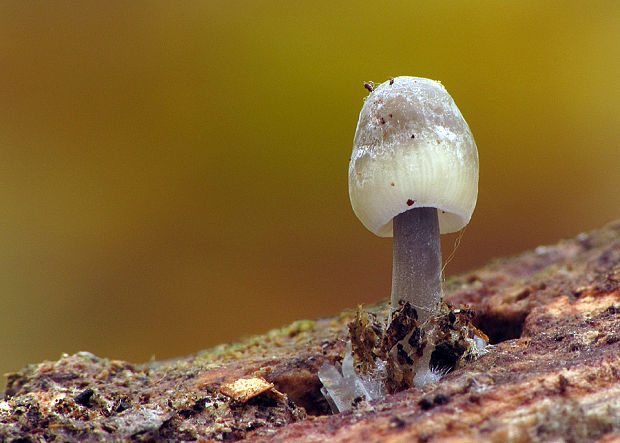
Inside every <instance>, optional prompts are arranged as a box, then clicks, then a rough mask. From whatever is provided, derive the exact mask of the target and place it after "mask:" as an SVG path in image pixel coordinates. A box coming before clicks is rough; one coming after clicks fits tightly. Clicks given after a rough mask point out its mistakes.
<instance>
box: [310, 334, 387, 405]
mask: <svg viewBox="0 0 620 443" xmlns="http://www.w3.org/2000/svg"><path fill="white" fill-rule="evenodd" d="M384 372H385V363H383V362H380V366H379V367H378V369H377V371H376V374H375V376H372V375H370V376H365V375H361V374H358V373H356V372H355V367H354V365H353V355H352V353H351V341H348V342H347V347H346V351H345V354H344V359H343V360H342V368H341V371H340V370H339V369H338V368H337V367H335V366H333V365H330V364H329V363H325V364H324V365H323V366H321V368H320V369H319V374H318V375H319V379H320V380H321V383H323V387H322V388H321V392H322V393H323V396H324V397H325V398H326V399H327V401H328V402H329V405H330V407H331V408H332V411H333V412H334V413H337V412H343V411H348V410H350V409H352V408H353V406H354V405H355V404H356V403H357V402H358V401H360V400H366V401H370V400H376V399H378V398H381V397H383V396H385V395H386V390H385V384H384V383H383V377H384Z"/></svg>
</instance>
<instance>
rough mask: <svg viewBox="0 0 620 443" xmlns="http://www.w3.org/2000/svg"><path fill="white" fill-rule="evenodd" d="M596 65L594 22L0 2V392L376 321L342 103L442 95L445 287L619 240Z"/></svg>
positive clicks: (427, 7) (555, 12)
mask: <svg viewBox="0 0 620 443" xmlns="http://www.w3.org/2000/svg"><path fill="white" fill-rule="evenodd" d="M619 43H620V2H617V1H587V2H586V1H577V2H576V1H545V2H541V1H522V0H518V1H517V0H515V1H503V2H495V1H477V2H469V1H443V2H436V1H412V0H408V1H395V2H391V1H386V2H368V1H355V2H334V1H317V0H312V1H305V0H304V1H295V2H282V1H262V0H255V1H243V2H241V1H231V2H215V1H205V2H119V1H109V2H68V3H63V2H48V3H42V2H36V3H35V2H21V1H15V2H11V1H3V2H1V3H0V113H1V115H0V202H1V204H0V208H1V209H0V213H1V216H0V372H9V371H15V370H18V369H20V368H21V367H22V366H23V365H25V364H26V363H29V362H38V361H41V360H44V359H56V358H58V357H59V356H60V354H61V353H62V352H69V353H73V352H76V351H80V350H88V351H91V352H93V353H95V354H97V355H100V356H106V357H110V358H117V359H126V360H129V361H133V362H142V361H147V360H149V359H150V358H152V357H154V358H157V359H165V358H171V357H174V356H180V355H184V354H189V353H192V352H195V351H198V350H201V349H204V348H207V347H211V346H213V345H216V344H218V343H221V342H229V341H234V340H237V339H239V338H240V337H242V336H244V335H249V334H255V333H261V332H264V331H266V330H268V329H270V328H274V327H278V326H281V325H284V324H286V323H288V322H290V321H292V320H295V319H299V318H314V317H318V316H328V315H332V314H334V313H337V312H338V311H339V310H341V309H343V308H345V307H353V306H355V305H356V304H358V303H370V302H374V301H378V300H380V299H383V298H386V297H387V296H388V295H389V291H390V279H391V241H390V240H389V239H381V238H377V237H375V236H374V235H372V234H371V233H370V232H368V231H366V230H365V229H364V227H363V226H362V224H361V223H360V222H359V221H358V220H357V219H356V217H355V215H354V214H353V212H352V210H351V208H350V204H349V200H348V190H347V168H348V158H349V154H350V151H351V145H352V139H353V133H354V131H355V125H356V122H357V116H358V113H359V110H360V109H361V106H362V103H363V99H364V97H365V96H366V95H367V93H366V91H365V90H364V88H363V87H362V85H363V82H364V81H375V82H381V81H385V80H387V79H388V78H389V77H391V76H396V75H417V76H423V77H430V78H433V79H438V80H441V81H442V83H443V84H444V85H445V86H446V87H447V89H448V91H450V93H451V94H452V96H453V97H454V99H455V101H456V103H457V104H458V106H459V107H460V109H461V111H462V113H463V114H464V116H465V117H466V119H467V121H468V123H469V125H470V127H471V128H472V131H473V133H474V136H475V138H476V141H477V144H478V148H479V154H480V164H481V167H480V168H481V174H480V193H479V200H478V206H477V209H476V212H475V213H474V216H473V218H472V221H471V223H470V225H469V227H468V228H467V229H466V232H465V234H464V236H463V239H462V243H461V246H460V248H459V249H458V250H457V253H456V256H455V258H454V259H453V260H452V262H450V264H449V265H448V267H447V275H450V274H454V273H458V272H463V271H465V270H467V269H470V268H475V267H477V266H480V265H482V264H484V263H485V262H487V261H488V260H489V259H491V258H492V257H495V256H502V255H506V254H514V253H517V252H519V251H522V250H525V249H528V248H532V247H535V246H537V245H539V244H549V243H554V242H556V241H557V240H558V239H560V238H562V237H566V236H573V235H575V234H577V233H579V232H581V231H584V230H590V229H594V228H597V227H599V226H601V225H603V224H604V223H606V222H608V221H610V220H612V219H614V218H617V217H619V216H620V194H619V189H620V125H619V120H618V119H619V115H620V53H619V49H618V47H619V46H618V45H619ZM454 241H455V236H453V235H452V236H447V237H446V238H445V239H444V256H447V255H448V254H449V252H450V251H451V250H452V247H453V244H454Z"/></svg>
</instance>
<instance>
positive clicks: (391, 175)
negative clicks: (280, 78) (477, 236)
mask: <svg viewBox="0 0 620 443" xmlns="http://www.w3.org/2000/svg"><path fill="white" fill-rule="evenodd" d="M349 197H350V198H351V206H353V211H355V214H356V215H357V217H358V218H359V219H360V220H361V222H362V223H363V224H364V226H366V227H367V228H368V229H369V230H370V231H372V232H374V233H375V234H377V235H378V236H380V237H391V236H392V219H393V218H394V217H395V216H396V215H398V214H400V213H402V212H405V211H407V210H409V209H412V208H419V207H434V208H437V209H438V215H439V229H440V232H441V233H442V234H443V233H448V232H456V231H458V230H459V229H462V228H463V227H464V226H465V225H467V223H469V219H470V218H471V214H472V213H473V212H474V207H475V206H476V199H477V197H478V150H477V148H476V143H475V142H474V137H473V136H472V134H471V131H470V130H469V126H467V123H466V122H465V119H464V118H463V116H462V115H461V111H459V109H458V108H457V107H456V104H455V103H454V100H452V97H450V94H448V92H447V91H446V89H445V88H444V87H443V86H442V85H441V83H439V82H437V81H433V80H429V79H425V78H417V77H397V78H394V79H393V80H390V81H388V82H385V83H382V84H381V85H379V86H378V87H377V88H376V89H375V90H374V91H373V92H372V93H371V94H370V95H369V96H368V97H367V98H366V102H365V103H364V106H363V107H362V111H361V112H360V117H359V121H358V123H357V130H356V131H355V139H354V141H353V153H352V155H351V162H350V163H349Z"/></svg>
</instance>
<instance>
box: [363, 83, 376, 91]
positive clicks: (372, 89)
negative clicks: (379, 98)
mask: <svg viewBox="0 0 620 443" xmlns="http://www.w3.org/2000/svg"><path fill="white" fill-rule="evenodd" d="M364 88H366V89H368V92H372V91H374V90H375V88H374V87H373V86H372V85H371V84H370V83H364Z"/></svg>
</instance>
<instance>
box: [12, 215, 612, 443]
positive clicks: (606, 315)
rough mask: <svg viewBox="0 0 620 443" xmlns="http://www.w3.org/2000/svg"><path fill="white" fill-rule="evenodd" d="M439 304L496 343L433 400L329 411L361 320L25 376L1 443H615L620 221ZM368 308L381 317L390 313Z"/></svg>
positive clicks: (458, 286) (515, 262) (70, 364)
mask: <svg viewBox="0 0 620 443" xmlns="http://www.w3.org/2000/svg"><path fill="white" fill-rule="evenodd" d="M444 292H445V299H444V300H445V301H446V302H447V303H449V304H451V305H452V306H455V307H460V306H464V305H467V306H469V308H470V309H471V310H473V311H474V312H475V313H476V317H475V319H474V324H475V325H476V326H477V327H478V328H479V329H480V330H482V331H483V332H485V333H486V334H487V335H488V336H489V337H490V339H491V343H492V346H491V347H490V348H489V352H488V353H487V354H486V355H484V356H483V357H481V358H480V359H479V360H477V361H474V362H470V363H468V364H466V365H465V366H464V367H461V368H459V369H456V370H454V371H453V372H451V373H449V374H447V375H446V376H445V377H444V378H443V379H442V380H441V381H439V382H438V383H433V384H430V385H427V386H426V387H424V389H422V390H420V389H409V390H406V391H403V392H399V393H397V394H394V395H388V396H387V397H385V398H383V399H380V400H377V401H374V402H370V403H368V402H365V401H363V400H362V401H360V402H359V403H358V404H357V405H356V407H355V408H354V409H353V410H352V411H348V412H345V413H341V414H335V415H333V414H331V413H330V410H329V406H328V404H327V402H326V401H325V399H324V398H323V396H322V395H321V392H320V388H321V384H320V382H319V379H318V377H317V371H318V369H319V367H321V365H322V364H323V363H325V362H329V363H332V364H334V363H335V362H338V361H340V360H341V359H342V355H343V351H344V346H345V342H346V338H347V332H348V329H347V325H348V323H349V322H350V321H351V320H352V319H353V318H354V316H355V310H351V311H346V312H343V313H341V314H340V315H338V316H336V317H334V318H328V319H321V320H316V321H298V322H295V323H293V324H291V325H289V326H287V327H285V328H283V329H280V330H274V331H271V332H269V333H267V334H265V335H261V336H256V337H253V338H250V339H248V340H246V341H244V342H242V343H237V344H232V345H222V346H218V347H216V348H214V349H210V350H207V351H204V352H201V353H198V354H196V355H192V356H190V357H186V358H180V359H175V360H171V361H163V362H154V363H149V364H144V365H135V364H130V363H127V362H123V361H114V360H108V359H105V358H99V357H96V356H94V355H92V354H89V353H85V352H83V353H78V354H75V355H63V356H62V357H61V358H60V359H59V360H58V361H48V362H43V363H38V364H33V365H30V366H28V367H26V368H24V369H23V370H22V371H20V372H19V373H15V374H10V375H9V377H8V384H7V387H6V390H5V394H4V398H3V400H0V441H12V440H18V441H51V440H56V441H82V440H85V439H86V440H91V441H108V440H110V441H112V440H114V441H118V440H129V439H133V440H147V441H152V440H167V441H181V440H201V441H211V440H212V441H218V440H242V439H247V440H248V441H275V442H278V441H304V442H324V441H389V442H400V441H402V442H409V441H414V442H415V441H419V442H433V441H463V442H465V441H491V442H526V441H551V440H553V441H575V442H590V441H600V442H610V441H619V440H620V221H616V222H614V223H611V224H609V225H607V226H605V227H604V228H601V229H599V230H596V231H593V232H590V233H586V234H580V235H578V236H577V237H575V238H573V239H570V240H564V241H562V242H560V243H558V244H556V245H553V246H541V247H538V248H536V249H535V250H534V251H530V252H526V253H524V254H522V255H519V256H516V257H511V258H505V259H499V260H497V261H494V262H492V263H490V264H488V265H487V266H484V267H482V268H480V269H477V270H475V271H472V272H470V273H468V274H464V275H461V276H458V277H454V278H451V279H449V280H448V281H447V282H446V283H445V289H444ZM366 309H367V310H368V311H370V312H373V313H375V314H376V315H377V317H378V318H380V319H384V318H385V317H386V315H387V313H388V310H389V306H388V305H387V304H386V303H381V304H378V305H375V306H370V307H366ZM19 439H24V440H19Z"/></svg>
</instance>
